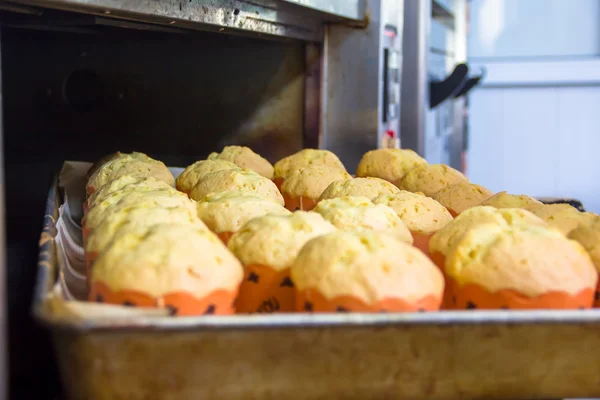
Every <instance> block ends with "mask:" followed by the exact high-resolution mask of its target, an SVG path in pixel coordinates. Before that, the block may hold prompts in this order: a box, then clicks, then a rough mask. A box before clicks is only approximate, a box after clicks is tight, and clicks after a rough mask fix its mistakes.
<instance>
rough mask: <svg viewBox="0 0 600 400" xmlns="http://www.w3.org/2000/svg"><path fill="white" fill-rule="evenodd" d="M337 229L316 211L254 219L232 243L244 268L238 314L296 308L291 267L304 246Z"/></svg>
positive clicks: (235, 235) (237, 303)
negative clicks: (311, 240) (315, 238)
mask: <svg viewBox="0 0 600 400" xmlns="http://www.w3.org/2000/svg"><path fill="white" fill-rule="evenodd" d="M335 230H336V228H335V227H334V226H333V225H331V224H330V223H329V222H327V221H325V220H324V219H323V217H321V216H320V215H319V214H317V213H314V212H304V211H297V212H295V213H293V214H290V215H266V216H264V217H259V218H255V219H253V220H251V221H250V222H248V223H247V224H246V225H244V226H243V227H242V229H240V230H239V231H238V232H237V233H235V234H234V235H233V236H232V237H231V239H230V240H229V249H230V250H231V251H232V252H233V254H235V255H236V257H237V258H238V259H239V260H240V261H241V262H242V264H243V265H244V280H243V282H242V285H241V286H240V294H239V296H238V299H237V302H236V307H237V311H238V312H242V313H246V312H250V313H253V312H259V313H264V312H275V311H279V312H286V311H288V312H289V311H293V310H294V309H295V303H294V298H295V293H296V292H295V289H294V284H293V282H292V280H291V279H290V267H291V266H292V264H293V263H294V260H295V259H296V256H297V255H298V252H299V251H300V249H301V248H302V246H304V244H305V243H306V242H307V241H308V240H310V239H312V238H314V237H317V236H319V235H323V234H326V233H330V232H333V231H335Z"/></svg>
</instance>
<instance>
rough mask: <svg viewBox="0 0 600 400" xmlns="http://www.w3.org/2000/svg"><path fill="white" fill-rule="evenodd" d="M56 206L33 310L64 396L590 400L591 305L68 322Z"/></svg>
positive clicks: (597, 316)
mask: <svg viewBox="0 0 600 400" xmlns="http://www.w3.org/2000/svg"><path fill="white" fill-rule="evenodd" d="M59 201H60V200H59V193H58V187H57V185H56V183H55V184H54V185H53V187H52V188H51V189H50V193H49V196H48V202H47V209H46V216H45V218H44V230H43V233H42V237H41V240H40V259H39V265H38V267H39V272H38V281H37V287H36V290H35V301H34V308H33V312H34V315H35V317H36V318H37V319H38V320H39V321H40V322H41V323H42V324H43V325H45V326H46V327H47V328H48V329H49V330H50V331H51V332H52V336H53V341H54V345H55V348H56V353H57V356H58V362H59V368H60V373H61V377H62V380H63V383H64V386H65V389H66V394H67V396H68V398H69V399H74V400H84V399H85V400H92V399H99V400H104V399H106V400H108V399H110V400H118V399H127V400H138V399H139V400H141V399H177V400H187V399H194V400H196V399H204V398H206V399H282V398H285V399H340V398H343V399H361V400H364V399H380V398H381V399H383V398H385V399H398V398H410V399H425V398H427V399H467V398H472V399H476V398H481V399H484V398H485V399H516V398H521V399H525V398H527V399H533V398H565V397H600V374H599V373H598V371H600V357H599V356H598V349H599V348H600V310H588V311H568V312H565V311H543V312H540V311H521V312H519V311H477V310H475V311H463V312H460V311H458V312H445V311H443V312H436V313H404V314H346V313H344V314H321V315H312V314H287V315H285V314H278V315H267V316H258V315H252V316H241V315H240V316H220V317H219V316H203V317H184V318H182V317H179V318H175V317H168V316H152V315H141V316H136V317H123V316H121V317H114V316H113V317H97V316H95V317H86V316H83V317H82V316H74V315H72V314H71V313H70V312H67V311H65V309H63V308H61V307H57V306H56V304H55V300H52V298H53V296H52V293H53V288H54V287H55V286H54V285H55V282H56V279H57V263H56V246H55V241H54V240H53V237H54V235H55V222H56V220H57V215H58V205H59ZM67 303H70V302H63V303H58V304H63V305H64V304H67ZM104 306H105V305H104ZM122 308H124V307H122ZM161 315H162V314H161Z"/></svg>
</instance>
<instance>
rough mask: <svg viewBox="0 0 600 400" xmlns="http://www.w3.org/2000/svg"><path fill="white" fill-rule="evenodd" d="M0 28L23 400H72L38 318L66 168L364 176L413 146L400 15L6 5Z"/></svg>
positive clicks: (373, 10)
mask: <svg viewBox="0 0 600 400" xmlns="http://www.w3.org/2000/svg"><path fill="white" fill-rule="evenodd" d="M0 27H1V31H0V37H1V41H0V54H1V58H2V66H1V67H2V68H1V70H2V110H3V131H2V136H3V146H4V148H3V150H4V151H3V152H2V153H1V154H2V155H3V157H4V160H3V173H4V174H3V175H4V180H5V184H4V185H0V188H2V189H5V190H4V204H5V210H6V213H5V214H4V216H3V218H2V222H3V224H4V225H5V227H6V242H7V246H6V249H7V254H6V259H7V261H6V262H7V264H6V268H4V269H3V270H5V271H6V276H5V280H4V286H6V287H7V299H8V300H7V301H8V306H7V307H2V308H0V309H2V310H8V313H7V315H6V316H3V318H8V320H9V325H8V326H9V329H8V330H9V332H5V334H8V337H9V339H10V341H9V342H8V345H7V348H9V349H10V351H9V353H10V378H11V379H10V386H11V392H12V394H13V395H14V396H15V397H14V398H52V397H51V396H52V395H53V394H54V393H56V392H58V387H57V384H56V381H57V380H56V376H55V368H54V366H53V363H54V359H53V357H52V355H51V353H50V351H49V349H50V345H49V342H48V340H47V339H48V338H47V336H46V335H45V334H44V333H43V332H42V330H41V329H40V328H39V327H38V326H36V325H34V324H33V322H32V321H31V318H30V304H31V299H32V290H33V288H34V276H35V269H36V257H37V255H36V253H37V246H38V239H39V232H40V223H41V220H40V216H42V215H43V214H44V207H45V202H46V198H47V188H48V187H49V184H50V183H51V181H52V178H53V174H55V173H57V172H58V171H59V170H60V166H61V164H62V162H63V161H64V160H82V161H93V160H95V159H97V158H99V157H100V156H102V155H103V154H106V153H110V152H113V151H116V150H121V151H132V150H136V151H142V152H146V153H148V154H149V155H151V156H153V157H155V158H159V159H161V160H163V161H164V162H165V163H167V164H169V165H187V164H189V163H191V162H193V161H195V160H198V159H201V158H204V157H206V156H207V155H208V154H209V153H210V152H211V151H214V150H217V149H219V148H220V147H222V146H224V145H228V144H233V143H235V144H242V145H248V146H250V147H252V148H253V149H254V150H256V151H257V152H259V153H260V154H262V155H264V156H265V157H267V158H268V159H269V160H270V161H271V162H274V161H276V160H277V159H279V158H281V157H283V156H285V155H288V154H291V153H293V152H295V151H297V150H299V149H301V148H303V147H314V148H325V149H329V150H332V151H334V152H336V154H338V155H339V157H340V158H341V160H342V161H343V162H344V163H345V164H346V166H347V168H348V169H349V170H354V169H355V167H356V165H357V164H358V161H359V159H360V156H361V155H362V154H363V153H364V152H365V151H367V150H369V149H372V148H376V147H378V146H379V145H380V144H381V143H382V140H383V138H385V137H387V135H390V133H392V134H393V135H396V136H397V135H398V132H399V117H400V98H399V95H400V83H401V82H400V80H401V74H400V67H401V62H402V33H403V2H402V1H401V0H369V1H367V0H140V1H118V0H52V1H47V0H15V1H0ZM0 210H4V207H0ZM0 326H2V327H5V326H6V324H5V323H2V324H0ZM2 349H5V348H4V347H2ZM0 359H4V357H0ZM33 366H35V368H36V369H39V370H40V371H46V372H45V373H44V374H36V375H35V376H32V375H31V373H30V372H29V371H31V368H33ZM0 371H3V372H4V373H5V374H7V369H6V368H2V369H0ZM2 380H3V379H2V376H1V375H0V381H2Z"/></svg>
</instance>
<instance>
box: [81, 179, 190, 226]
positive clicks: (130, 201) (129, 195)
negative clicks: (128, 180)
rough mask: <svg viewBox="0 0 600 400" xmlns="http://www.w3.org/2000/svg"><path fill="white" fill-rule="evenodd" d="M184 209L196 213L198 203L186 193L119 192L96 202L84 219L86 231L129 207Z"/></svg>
mask: <svg viewBox="0 0 600 400" xmlns="http://www.w3.org/2000/svg"><path fill="white" fill-rule="evenodd" d="M132 206H136V207H155V206H158V207H163V208H175V207H184V208H187V209H189V210H190V211H191V212H192V213H196V203H195V202H194V201H192V200H190V199H189V198H188V197H187V196H186V195H185V194H184V193H181V192H178V191H176V190H160V189H157V190H153V191H147V192H143V191H138V190H132V191H118V192H115V193H113V195H112V196H107V197H106V198H105V199H103V201H99V202H96V204H95V205H94V207H93V208H90V210H89V211H88V213H87V214H86V216H85V218H84V225H85V228H86V229H89V230H93V229H94V228H95V227H96V226H98V225H99V224H100V223H101V222H102V220H103V219H104V218H105V217H106V216H107V215H110V214H112V213H116V212H119V210H122V209H125V208H128V207H132Z"/></svg>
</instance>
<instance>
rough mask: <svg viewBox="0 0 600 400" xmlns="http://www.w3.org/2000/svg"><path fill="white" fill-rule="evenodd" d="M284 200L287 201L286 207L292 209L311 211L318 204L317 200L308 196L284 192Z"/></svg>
mask: <svg viewBox="0 0 600 400" xmlns="http://www.w3.org/2000/svg"><path fill="white" fill-rule="evenodd" d="M281 194H282V195H283V201H285V208H287V209H288V210H290V211H292V212H293V211H296V210H302V211H310V210H312V209H313V208H315V207H316V206H317V200H315V199H311V198H309V197H306V196H300V197H292V196H290V195H289V194H287V193H285V192H282V193H281Z"/></svg>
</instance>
